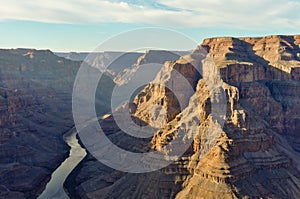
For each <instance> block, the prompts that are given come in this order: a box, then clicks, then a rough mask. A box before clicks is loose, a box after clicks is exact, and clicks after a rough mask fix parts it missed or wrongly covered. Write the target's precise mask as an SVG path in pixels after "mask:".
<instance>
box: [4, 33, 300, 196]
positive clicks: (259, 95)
mask: <svg viewBox="0 0 300 199" xmlns="http://www.w3.org/2000/svg"><path fill="white" fill-rule="evenodd" d="M207 55H208V56H207ZM87 56H89V55H88V54H84V53H82V54H80V53H79V54H77V53H71V54H69V53H53V52H51V51H49V50H34V49H10V50H8V49H7V50H4V49H3V50H0V102H1V103H0V107H1V108H0V128H1V130H0V131H1V133H0V149H1V150H0V198H36V197H37V196H38V195H39V194H40V193H42V191H43V189H44V188H45V186H46V184H47V182H48V181H49V180H50V176H51V173H52V172H53V171H54V170H55V169H56V168H57V167H59V165H60V164H61V163H62V162H63V161H64V160H65V159H66V158H67V157H68V156H69V147H68V145H67V144H66V143H65V142H64V141H63V135H64V134H65V133H66V132H68V131H69V130H70V129H72V128H73V127H74V121H73V116H72V91H73V84H74V81H75V78H76V74H77V71H78V70H79V67H80V65H81V64H83V63H84V62H85V61H84V59H86V57H87ZM118 56H119V57H120V56H121V58H120V59H117V57H118ZM122 56H123V57H122ZM83 61H84V62H83ZM151 63H157V64H161V65H162V67H161V69H160V71H159V72H158V73H157V75H156V77H155V78H154V80H153V82H150V83H149V84H147V85H144V86H143V87H141V88H139V89H138V90H137V91H136V92H135V93H134V95H133V96H132V98H131V101H130V102H128V103H126V104H124V105H123V106H121V107H120V108H119V109H118V110H111V108H110V96H111V93H112V90H113V88H114V87H116V86H122V85H125V84H127V83H128V82H129V81H130V80H131V77H132V75H134V74H135V72H136V71H137V70H138V68H140V67H141V66H142V65H147V64H151ZM84 64H88V65H90V66H93V67H91V68H90V71H89V73H88V74H87V76H86V78H87V80H88V78H91V77H94V76H97V75H100V74H104V75H102V77H103V78H102V79H101V80H100V83H99V85H98V88H97V92H96V94H95V99H96V107H95V108H96V111H97V116H99V118H102V119H100V120H99V122H100V124H101V128H102V130H103V131H104V132H105V135H106V136H107V137H108V138H109V140H110V141H111V142H112V143H114V144H115V145H117V146H118V147H120V148H122V149H124V150H127V151H131V152H135V153H147V152H150V151H161V152H162V153H166V155H167V154H168V153H171V152H170V151H165V150H164V149H165V148H164V147H165V146H167V145H168V144H169V143H171V142H172V140H176V139H179V144H181V145H180V146H182V147H183V144H182V143H184V139H185V137H180V136H179V135H180V133H182V132H183V133H184V135H187V136H189V137H190V136H191V135H192V143H191V144H190V145H189V146H187V150H186V151H185V152H184V153H183V155H181V156H180V157H178V158H177V159H176V160H175V161H174V162H172V163H171V164H170V165H169V166H167V167H164V168H161V169H159V170H157V171H152V172H147V173H126V172H122V171H118V170H115V169H113V168H110V167H108V166H107V165H105V164H103V163H101V162H100V161H98V160H97V159H96V158H95V157H93V154H91V153H89V151H88V150H87V153H88V154H87V155H86V157H85V158H84V159H83V160H82V161H81V162H80V163H79V164H78V165H77V167H76V168H75V169H74V170H73V171H72V172H71V174H70V175H69V176H68V178H67V180H66V181H65V184H64V188H65V192H66V193H67V194H68V196H69V197H70V198H72V199H73V198H74V199H81V198H83V199H87V198H90V199H93V198H103V199H104V198H105V199H107V198H110V199H113V198H143V199H147V198H177V199H185V198H186V199H188V198H189V199H190V198H191V199H193V198H195V199H200V198H205V199H210V198H211V199H213V198H225V199H233V198H245V199H246V198H295V199H296V198H299V197H300V134H299V127H300V125H299V122H300V99H299V94H300V36H297V35H296V36H280V35H275V36H266V37H255V38H232V37H219V38H208V39H205V40H204V41H203V42H202V44H200V45H199V46H198V47H197V48H196V49H195V50H193V51H191V52H179V51H178V52H175V51H170V52H168V51H160V50H150V51H147V52H145V53H121V52H103V53H100V54H99V56H96V54H94V55H92V56H90V60H88V61H87V62H86V63H84ZM107 65H110V67H108V68H107ZM145 75H147V74H145ZM178 76H182V77H183V78H184V79H185V80H182V79H180V78H178ZM141 78H143V77H141ZM186 83H188V85H189V87H191V88H192V89H187V88H186V86H185V85H186ZM176 93H177V94H179V95H177V94H176ZM223 102H224V103H223ZM128 107H129V108H128ZM157 107H159V108H157ZM153 109H154V110H155V111H154V113H153ZM128 110H129V113H130V117H131V119H132V121H133V122H134V123H135V124H137V125H140V126H144V125H149V126H155V128H157V127H156V126H160V127H159V128H157V130H156V132H155V133H154V136H152V137H150V138H136V137H133V136H129V135H127V134H126V132H124V131H123V130H122V128H121V127H120V126H118V124H117V123H116V121H115V119H114V117H115V116H118V114H121V113H122V111H125V112H126V111H128ZM161 110H166V114H165V115H164V117H161V113H162V111H161ZM107 113H108V114H107ZM150 113H151V114H150ZM104 114H107V115H106V116H105V117H101V116H103V115H104ZM120 118H121V119H122V117H120ZM122 122H123V123H125V124H126V123H127V122H128V121H127V120H126V119H125V118H124V121H122ZM157 124H159V125H157ZM140 133H143V132H140ZM78 138H79V139H80V134H79V137H78ZM180 139H182V140H180ZM84 144H85V143H82V142H81V145H82V146H83V147H84ZM115 155H116V156H118V155H119V154H115Z"/></svg>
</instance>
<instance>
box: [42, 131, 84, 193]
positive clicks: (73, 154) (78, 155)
mask: <svg viewBox="0 0 300 199" xmlns="http://www.w3.org/2000/svg"><path fill="white" fill-rule="evenodd" d="M76 135H77V132H76V129H75V128H73V129H72V130H71V131H69V132H68V133H66V134H65V135H64V136H63V139H64V141H65V142H66V143H67V144H68V145H69V146H70V147H71V149H70V155H69V157H68V158H67V159H65V161H64V162H63V163H62V164H61V165H60V166H59V167H58V168H57V169H56V170H55V171H54V172H53V173H52V175H51V179H50V181H49V182H48V184H47V185H46V188H45V190H44V191H43V192H42V193H41V195H40V196H39V197H38V199H68V198H69V197H68V195H67V194H66V192H65V191H64V186H63V185H64V182H65V180H66V178H67V177H68V175H69V174H70V173H71V171H72V170H73V169H74V168H75V167H76V166H77V165H78V164H79V162H80V161H81V160H82V159H83V158H84V157H85V156H86V151H85V149H84V148H82V147H81V146H80V144H79V143H78V139H77V137H76Z"/></svg>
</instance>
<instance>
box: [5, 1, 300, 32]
mask: <svg viewBox="0 0 300 199" xmlns="http://www.w3.org/2000/svg"><path fill="white" fill-rule="evenodd" d="M124 1H125V0H124ZM127 2H129V3H126V2H121V1H106V0H52V1H50V0H49V1H45V0H27V1H20V0H7V1H5V3H3V2H2V5H1V7H0V20H7V19H13V20H29V21H41V22H49V23H83V24H85V23H103V22H106V23H107V22H123V23H146V24H150V25H163V26H169V27H178V26H181V27H207V26H220V27H229V28H239V29H256V28H260V29H262V28H264V29H272V28H277V27H281V28H292V29H297V28H298V27H299V26H300V21H299V19H300V14H299V13H300V12H299V10H300V3H299V2H298V1H292V0H286V1H283V0H252V1H246V0H209V1H208V0H157V1H156V3H158V4H160V5H162V6H160V7H159V8H157V7H151V6H145V5H139V4H136V3H135V4H131V3H130V1H127ZM131 2H132V1H131ZM168 7H170V8H176V9H168Z"/></svg>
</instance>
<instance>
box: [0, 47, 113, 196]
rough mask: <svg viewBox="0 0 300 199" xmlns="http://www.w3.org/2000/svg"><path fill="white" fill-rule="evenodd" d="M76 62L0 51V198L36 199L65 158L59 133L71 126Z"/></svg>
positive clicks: (42, 53)
mask: <svg viewBox="0 0 300 199" xmlns="http://www.w3.org/2000/svg"><path fill="white" fill-rule="evenodd" d="M80 64H81V62H74V61H70V60H66V59H64V58H60V57H57V56H56V55H54V54H53V53H52V52H51V51H48V50H41V51H37V50H30V49H12V50H0V198H35V197H36V196H37V195H38V194H39V193H40V192H41V191H42V190H43V188H44V186H45V184H46V183H47V181H48V180H49V179H50V175H51V173H52V172H53V170H54V169H55V168H56V167H58V166H59V165H60V163H61V162H62V161H63V160H64V159H65V158H66V157H67V156H68V147H67V145H66V144H65V143H64V141H63V139H62V134H63V133H65V132H66V131H68V130H70V128H71V127H72V126H73V125H74V124H73V117H72V109H71V108H72V90H73V83H74V79H75V76H76V73H77V70H78V69H79V66H80ZM94 70H96V69H94ZM94 72H95V71H94ZM109 85H112V80H111V81H110V82H109ZM98 101H101V104H100V103H99V104H98V106H101V105H102V109H101V110H99V113H103V112H104V111H107V110H108V109H107V108H103V104H104V103H105V102H106V101H105V100H104V99H99V100H98Z"/></svg>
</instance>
